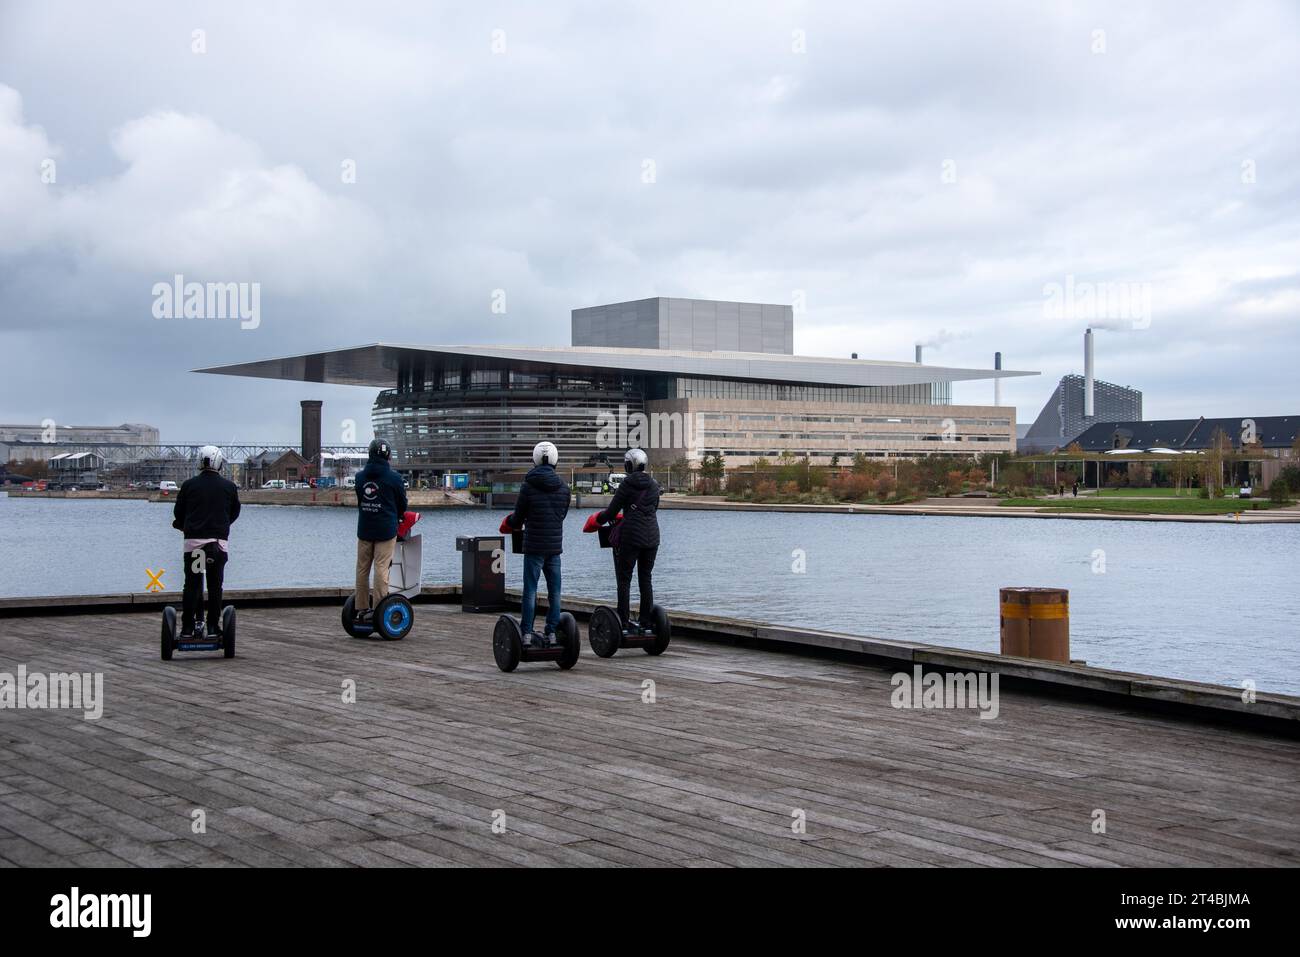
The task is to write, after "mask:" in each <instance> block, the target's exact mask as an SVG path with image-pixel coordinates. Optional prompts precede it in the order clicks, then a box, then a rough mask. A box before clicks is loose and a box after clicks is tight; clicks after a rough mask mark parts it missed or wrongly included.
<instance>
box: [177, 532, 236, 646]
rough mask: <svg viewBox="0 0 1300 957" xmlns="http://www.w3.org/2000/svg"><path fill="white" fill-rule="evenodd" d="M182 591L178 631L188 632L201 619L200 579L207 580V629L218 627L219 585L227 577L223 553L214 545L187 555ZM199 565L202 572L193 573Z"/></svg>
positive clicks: (208, 545) (219, 547) (212, 543)
mask: <svg viewBox="0 0 1300 957" xmlns="http://www.w3.org/2000/svg"><path fill="white" fill-rule="evenodd" d="M184 562H185V591H184V592H182V593H181V630H182V631H189V630H190V629H192V628H193V627H194V622H195V620H196V619H202V618H203V578H204V575H206V576H207V579H208V615H207V622H208V624H207V628H208V631H209V632H210V631H212V629H214V628H220V627H221V583H222V582H223V581H224V580H225V577H226V553H225V552H223V551H222V550H221V546H220V545H218V544H217V543H216V542H208V543H207V544H206V545H204V546H203V547H202V548H199V549H195V550H194V551H190V552H186V553H185V556H184ZM196 565H197V566H198V567H199V568H200V569H201V570H200V571H197V572H196V571H195V570H194V567H195V566H196Z"/></svg>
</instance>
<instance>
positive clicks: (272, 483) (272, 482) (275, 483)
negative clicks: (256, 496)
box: [262, 479, 285, 488]
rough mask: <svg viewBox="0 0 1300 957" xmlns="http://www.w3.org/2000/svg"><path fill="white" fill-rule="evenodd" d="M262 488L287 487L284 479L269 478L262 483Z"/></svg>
mask: <svg viewBox="0 0 1300 957" xmlns="http://www.w3.org/2000/svg"><path fill="white" fill-rule="evenodd" d="M262 488H285V484H284V479H268V480H267V481H265V482H263V483H262Z"/></svg>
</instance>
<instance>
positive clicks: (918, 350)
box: [916, 342, 921, 365]
mask: <svg viewBox="0 0 1300 957" xmlns="http://www.w3.org/2000/svg"><path fill="white" fill-rule="evenodd" d="M916 364H917V365H920V364H921V343H919V342H918V343H917V344H916Z"/></svg>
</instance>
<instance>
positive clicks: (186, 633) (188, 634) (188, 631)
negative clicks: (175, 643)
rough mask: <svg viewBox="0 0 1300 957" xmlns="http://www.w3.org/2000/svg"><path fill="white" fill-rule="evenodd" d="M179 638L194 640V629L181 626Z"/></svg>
mask: <svg viewBox="0 0 1300 957" xmlns="http://www.w3.org/2000/svg"><path fill="white" fill-rule="evenodd" d="M180 640H181V641H193V640H194V629H193V628H182V629H181V637H180Z"/></svg>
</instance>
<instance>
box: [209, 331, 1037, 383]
mask: <svg viewBox="0 0 1300 957" xmlns="http://www.w3.org/2000/svg"><path fill="white" fill-rule="evenodd" d="M412 361H414V362H421V363H423V365H424V368H425V370H426V371H429V370H436V369H440V368H445V369H470V370H473V369H493V368H500V367H501V365H502V363H503V362H508V363H509V364H510V366H511V368H513V369H516V370H518V371H520V372H526V373H570V374H571V373H575V372H576V373H581V372H590V371H594V370H599V371H615V372H629V373H639V374H655V373H658V374H662V375H678V376H694V377H698V378H711V379H746V380H752V381H760V382H782V383H792V384H793V383H804V384H810V385H840V386H888V385H917V384H920V383H926V382H958V381H962V380H968V379H1007V378H1012V377H1014V376H1027V375H1038V373H1037V372H1016V371H1013V370H1008V369H996V370H995V369H958V368H951V367H948V366H931V365H919V364H917V363H915V362H886V361H881V360H874V359H836V358H821V357H815V356H791V355H782V354H779V353H766V352H686V351H681V350H674V349H621V348H613V347H605V346H602V347H596V346H415V345H403V344H398V343H387V342H375V343H371V344H370V345H364V346H353V347H351V348H347V349H332V350H329V351H326V352H309V353H306V354H304V355H298V356H286V357H284V358H280V359H259V360H255V361H253V362H238V363H235V364H233V365H224V366H212V367H211V368H207V369H196V370H194V371H196V372H209V373H214V374H218V375H239V376H252V377H253V378H258V379H289V380H293V381H298V382H324V383H329V384H333V385H361V386H376V387H378V388H392V387H393V386H394V385H396V383H397V370H398V366H399V364H405V363H408V362H412Z"/></svg>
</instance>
